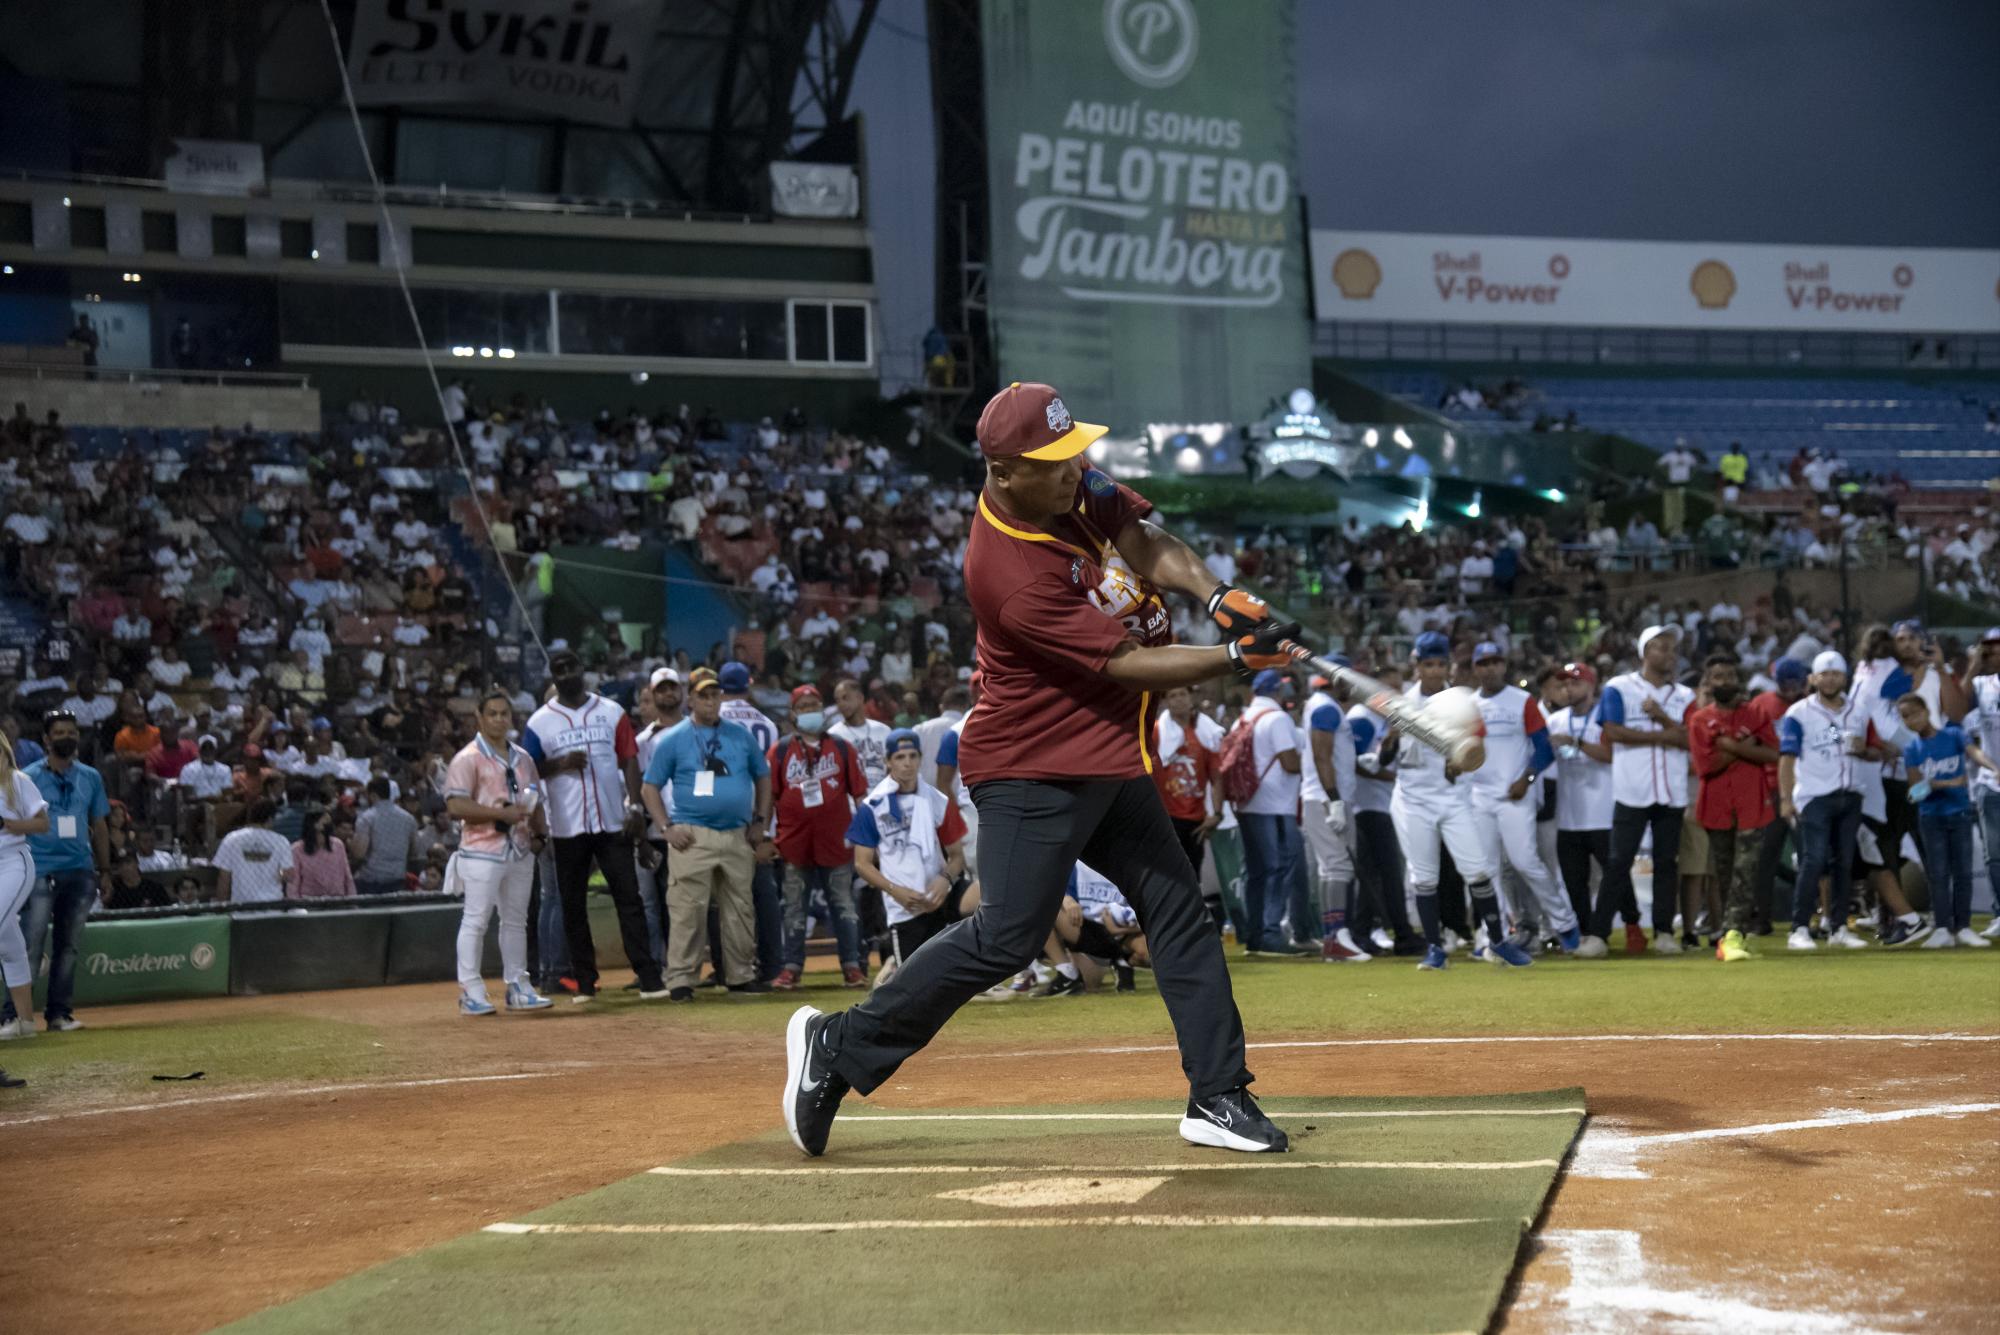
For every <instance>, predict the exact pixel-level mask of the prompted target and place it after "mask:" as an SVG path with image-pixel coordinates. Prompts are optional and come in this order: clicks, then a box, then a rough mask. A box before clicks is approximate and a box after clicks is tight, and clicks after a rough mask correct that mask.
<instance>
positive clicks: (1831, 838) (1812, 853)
mask: <svg viewBox="0 0 2000 1335" xmlns="http://www.w3.org/2000/svg"><path fill="white" fill-rule="evenodd" d="M1860 829H1861V794H1859V793H1856V792H1849V791H1842V792H1838V793H1821V794H1820V795H1819V796H1818V797H1815V798H1813V799H1812V800H1811V801H1809V802H1807V803H1806V804H1805V805H1804V806H1803V807H1800V808H1799V825H1798V842H1799V879H1798V883H1797V884H1796V885H1795V886H1794V887H1793V888H1792V926H1793V927H1805V926H1807V925H1809V924H1810V923H1811V922H1812V915H1813V910H1814V909H1816V908H1818V907H1819V878H1820V873H1821V872H1825V873H1826V874H1827V875H1828V876H1829V877H1830V878H1831V879H1832V881H1833V888H1832V889H1831V890H1829V891H1828V892H1827V897H1826V924H1827V930H1828V931H1838V930H1839V929H1840V928H1842V927H1845V926H1846V925H1847V904H1848V900H1849V898H1850V896H1851V895H1852V894H1853V892H1854V841H1855V837H1856V835H1857V834H1858V833H1859V832H1860ZM1654 904H1655V907H1654V911H1653V919H1654V922H1655V923H1657V922H1658V921H1659V916H1660V915H1659V909H1658V900H1657V899H1656V900H1655V901H1654Z"/></svg>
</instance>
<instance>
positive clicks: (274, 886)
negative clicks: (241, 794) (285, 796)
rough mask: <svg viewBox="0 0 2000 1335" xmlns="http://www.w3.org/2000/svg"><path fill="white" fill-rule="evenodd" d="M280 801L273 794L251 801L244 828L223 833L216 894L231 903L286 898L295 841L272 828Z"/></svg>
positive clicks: (254, 902) (252, 902) (264, 901)
mask: <svg viewBox="0 0 2000 1335" xmlns="http://www.w3.org/2000/svg"><path fill="white" fill-rule="evenodd" d="M276 815H277V805H276V804H275V803H273V802H272V801H271V800H270V799H269V798H259V799H257V800H256V801H255V802H252V803H251V804H250V807H249V810H248V811H247V813H246V814H245V822H244V824H243V826H242V828H240V829H235V830H231V831H230V832H229V833H228V834H226V835H224V836H223V837H222V842H221V843H220V844H218V845H217V846H216V850H215V859H214V861H215V871H216V878H215V897H216V898H217V899H219V900H222V901H224V902H225V903H231V904H262V903H269V902H271V901H273V900H278V899H283V898H284V896H285V883H286V882H287V881H289V880H290V879H291V875H292V845H291V841H290V840H288V839H286V838H285V837H284V836H283V835H281V834H277V833H276V832H274V831H273V830H272V829H271V821H272V819H273V818H274V817H275V816H276Z"/></svg>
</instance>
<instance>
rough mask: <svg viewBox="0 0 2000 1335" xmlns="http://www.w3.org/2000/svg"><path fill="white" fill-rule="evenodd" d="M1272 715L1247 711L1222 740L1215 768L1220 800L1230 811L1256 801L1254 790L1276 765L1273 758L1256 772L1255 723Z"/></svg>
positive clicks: (1275, 759)
mask: <svg viewBox="0 0 2000 1335" xmlns="http://www.w3.org/2000/svg"><path fill="white" fill-rule="evenodd" d="M1272 712H1273V711H1271V710H1269V709H1259V710H1255V711H1246V712H1245V713H1244V715H1243V717H1241V718H1239V719H1237V720H1236V726H1235V727H1233V728H1231V729H1230V730H1229V734H1228V735H1227V736H1226V737H1224V738H1223V739H1222V750H1221V752H1220V753H1219V754H1218V755H1217V757H1216V762H1215V767H1216V770H1217V772H1219V773H1220V774H1221V775H1222V796H1223V800H1224V801H1226V802H1228V803H1229V805H1230V806H1232V807H1240V806H1242V805H1243V804H1244V803H1245V802H1248V801H1249V800H1250V799H1251V798H1253V797H1255V796H1256V795H1257V789H1258V788H1260V787H1262V786H1263V783H1264V775H1265V774H1266V773H1268V772H1269V771H1270V768H1271V766H1272V765H1275V764H1277V763H1278V758H1277V756H1275V755H1274V756H1272V757H1271V759H1270V762H1269V764H1266V765H1265V766H1264V768H1263V769H1261V770H1260V769H1258V768H1257V720H1259V719H1261V718H1262V717H1264V715H1266V714H1269V713H1272Z"/></svg>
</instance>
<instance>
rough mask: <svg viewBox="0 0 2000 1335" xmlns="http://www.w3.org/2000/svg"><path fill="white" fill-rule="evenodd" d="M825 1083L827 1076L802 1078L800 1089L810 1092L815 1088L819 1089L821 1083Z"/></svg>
mask: <svg viewBox="0 0 2000 1335" xmlns="http://www.w3.org/2000/svg"><path fill="white" fill-rule="evenodd" d="M825 1083H826V1077H825V1076H821V1077H820V1078H819V1079H817V1080H801V1081H799V1090H800V1092H802V1093H806V1094H810V1093H812V1092H813V1091H814V1090H815V1089H818V1088H819V1087H820V1086H821V1085H823V1084H825Z"/></svg>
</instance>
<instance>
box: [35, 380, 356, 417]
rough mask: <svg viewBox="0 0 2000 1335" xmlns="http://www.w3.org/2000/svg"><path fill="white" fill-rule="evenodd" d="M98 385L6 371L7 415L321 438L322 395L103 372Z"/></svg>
mask: <svg viewBox="0 0 2000 1335" xmlns="http://www.w3.org/2000/svg"><path fill="white" fill-rule="evenodd" d="M100 375H101V376H102V377H103V378H101V379H98V380H72V379H54V378H51V379H37V378H35V376H34V375H32V374H22V373H17V372H5V371H0V415H11V414H12V413H13V411H14V405H15V404H16V403H25V404H27V405H28V411H29V412H30V413H31V414H33V416H34V417H35V418H36V419H37V420H40V419H41V418H42V417H44V416H46V415H47V413H48V411H49V409H51V408H53V409H55V410H56V411H57V412H59V413H61V414H62V420H63V422H64V423H65V424H66V425H69V426H126V427H137V426H150V427H183V428H187V429H191V430H198V431H205V430H207V429H208V428H209V427H212V426H224V427H229V428H232V429H234V428H236V427H240V426H242V425H243V424H244V423H246V422H247V423H249V424H250V425H251V426H252V427H254V428H256V429H257V430H259V431H318V430H319V429H320V406H319V391H318V390H317V389H301V388H298V387H297V386H290V387H279V386H263V385H182V384H175V383H172V382H168V381H159V380H146V379H143V378H137V377H134V378H131V379H127V378H125V373H124V372H122V371H114V370H106V371H102V372H100Z"/></svg>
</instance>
